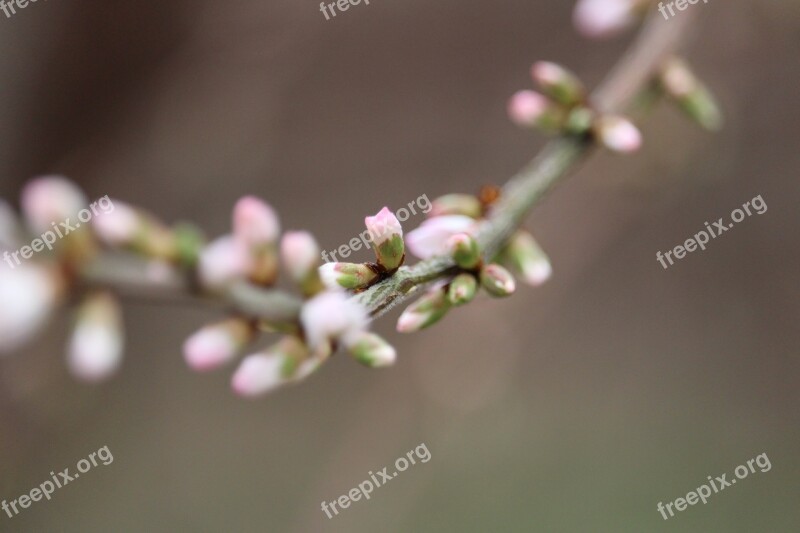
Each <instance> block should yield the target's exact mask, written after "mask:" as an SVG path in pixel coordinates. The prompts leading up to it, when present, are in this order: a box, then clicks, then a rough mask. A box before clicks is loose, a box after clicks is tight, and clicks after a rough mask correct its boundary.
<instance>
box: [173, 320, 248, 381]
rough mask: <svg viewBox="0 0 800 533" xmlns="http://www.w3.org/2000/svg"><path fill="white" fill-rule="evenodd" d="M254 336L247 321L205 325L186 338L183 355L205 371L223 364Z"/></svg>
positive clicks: (187, 360)
mask: <svg viewBox="0 0 800 533" xmlns="http://www.w3.org/2000/svg"><path fill="white" fill-rule="evenodd" d="M252 337H253V331H252V328H250V327H249V326H248V324H247V322H246V321H244V320H241V319H230V320H225V321H223V322H220V323H217V324H211V325H209V326H205V327H204V328H202V329H201V330H199V331H197V332H196V333H195V334H194V335H192V336H191V337H189V338H188V339H186V342H185V343H184V344H183V356H184V358H185V359H186V363H187V364H188V365H189V366H190V367H191V368H192V369H194V370H197V371H199V372H205V371H209V370H214V369H216V368H219V367H221V366H223V365H224V364H225V363H227V362H229V361H231V360H233V359H234V357H236V354H237V353H238V351H239V350H240V349H241V348H242V347H243V346H244V344H245V343H247V342H248V341H249V340H250V339H251V338H252Z"/></svg>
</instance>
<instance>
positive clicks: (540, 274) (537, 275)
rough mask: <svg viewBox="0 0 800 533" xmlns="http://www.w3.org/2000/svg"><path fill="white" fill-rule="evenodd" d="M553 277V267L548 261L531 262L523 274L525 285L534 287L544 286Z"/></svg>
mask: <svg viewBox="0 0 800 533" xmlns="http://www.w3.org/2000/svg"><path fill="white" fill-rule="evenodd" d="M552 275H553V267H552V266H551V265H550V261H547V260H541V261H531V262H530V263H528V264H526V265H525V269H524V270H523V272H522V276H523V278H524V280H525V283H527V284H528V285H531V286H533V287H538V286H539V285H542V284H543V283H545V282H546V281H547V280H548V279H550V276H552Z"/></svg>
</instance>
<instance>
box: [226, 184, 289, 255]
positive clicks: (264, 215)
mask: <svg viewBox="0 0 800 533" xmlns="http://www.w3.org/2000/svg"><path fill="white" fill-rule="evenodd" d="M280 232H281V226H280V222H279V220H278V215H277V214H276V213H275V210H274V209H273V208H272V206H270V205H269V204H268V203H266V202H265V201H263V200H261V199H260V198H256V197H255V196H245V197H243V198H241V199H240V200H239V201H238V202H236V206H234V208H233V234H234V236H235V237H236V238H237V239H239V240H241V241H242V242H244V243H245V244H246V245H247V246H250V247H259V246H264V245H268V244H273V243H275V242H277V240H278V236H279V235H280Z"/></svg>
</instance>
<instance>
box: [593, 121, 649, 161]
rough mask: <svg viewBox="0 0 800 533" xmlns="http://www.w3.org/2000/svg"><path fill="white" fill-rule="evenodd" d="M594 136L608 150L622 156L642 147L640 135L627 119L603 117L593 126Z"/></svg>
mask: <svg viewBox="0 0 800 533" xmlns="http://www.w3.org/2000/svg"><path fill="white" fill-rule="evenodd" d="M594 131H595V136H596V137H597V139H598V140H599V141H600V142H601V143H602V144H603V145H604V146H605V147H606V148H608V149H609V150H612V151H614V152H619V153H623V154H629V153H632V152H635V151H637V150H638V149H639V148H641V146H642V134H641V132H640V131H639V129H638V128H637V127H636V126H634V125H633V123H632V122H631V121H629V120H628V119H626V118H624V117H621V116H617V115H603V116H601V117H599V118H598V119H597V121H596V122H595V124H594Z"/></svg>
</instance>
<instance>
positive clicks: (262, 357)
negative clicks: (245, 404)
mask: <svg viewBox="0 0 800 533" xmlns="http://www.w3.org/2000/svg"><path fill="white" fill-rule="evenodd" d="M284 359H285V358H284V356H283V355H280V354H269V353H258V354H254V355H248V356H247V357H245V358H244V360H242V363H241V364H240V365H239V368H237V369H236V372H235V373H234V374H233V377H232V378H231V387H233V390H234V391H235V392H236V394H238V395H239V396H244V397H247V398H253V397H256V396H260V395H262V394H266V393H268V392H270V391H273V390H275V389H276V388H278V387H280V386H281V385H283V384H284V383H285V382H286V379H285V378H284V377H283V375H282V369H283V364H284Z"/></svg>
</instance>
